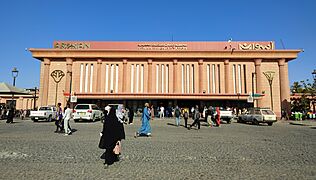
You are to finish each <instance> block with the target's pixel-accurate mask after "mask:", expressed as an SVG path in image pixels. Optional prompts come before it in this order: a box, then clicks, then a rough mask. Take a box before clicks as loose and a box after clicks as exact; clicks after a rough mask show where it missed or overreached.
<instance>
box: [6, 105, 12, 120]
mask: <svg viewBox="0 0 316 180" xmlns="http://www.w3.org/2000/svg"><path fill="white" fill-rule="evenodd" d="M13 118H14V108H13V107H11V108H10V109H9V111H8V112H7V122H6V123H13Z"/></svg>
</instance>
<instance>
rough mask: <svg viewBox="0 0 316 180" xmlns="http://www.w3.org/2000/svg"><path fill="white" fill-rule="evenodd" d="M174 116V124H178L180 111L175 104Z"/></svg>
mask: <svg viewBox="0 0 316 180" xmlns="http://www.w3.org/2000/svg"><path fill="white" fill-rule="evenodd" d="M174 116H175V117H176V126H178V127H179V126H180V116H181V111H180V109H179V107H178V106H176V108H175V110H174Z"/></svg>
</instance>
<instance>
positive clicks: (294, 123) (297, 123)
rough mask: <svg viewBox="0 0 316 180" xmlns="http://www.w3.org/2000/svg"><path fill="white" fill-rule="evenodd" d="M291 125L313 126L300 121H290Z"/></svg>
mask: <svg viewBox="0 0 316 180" xmlns="http://www.w3.org/2000/svg"><path fill="white" fill-rule="evenodd" d="M289 124H291V125H298V126H312V125H311V124H304V123H299V122H289Z"/></svg>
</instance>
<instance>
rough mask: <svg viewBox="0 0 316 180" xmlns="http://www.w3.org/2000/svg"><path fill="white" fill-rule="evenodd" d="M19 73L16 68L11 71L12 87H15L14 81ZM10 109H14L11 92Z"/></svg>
mask: <svg viewBox="0 0 316 180" xmlns="http://www.w3.org/2000/svg"><path fill="white" fill-rule="evenodd" d="M18 75H19V71H18V69H17V68H16V67H14V68H13V69H12V77H13V87H15V79H16V78H17V77H18ZM11 107H12V108H15V104H14V92H12V100H11Z"/></svg>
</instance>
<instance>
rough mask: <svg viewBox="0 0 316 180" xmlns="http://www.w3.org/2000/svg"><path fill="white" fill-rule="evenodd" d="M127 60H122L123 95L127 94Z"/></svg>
mask: <svg viewBox="0 0 316 180" xmlns="http://www.w3.org/2000/svg"><path fill="white" fill-rule="evenodd" d="M126 78H127V59H123V83H122V91H123V93H126V92H127V85H126V83H127V80H126Z"/></svg>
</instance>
